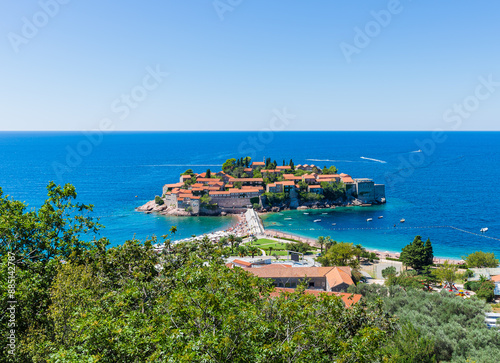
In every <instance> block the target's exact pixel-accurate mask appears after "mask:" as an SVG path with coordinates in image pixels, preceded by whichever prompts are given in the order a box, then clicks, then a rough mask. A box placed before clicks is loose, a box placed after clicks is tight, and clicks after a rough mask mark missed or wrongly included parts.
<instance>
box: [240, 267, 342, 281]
mask: <svg viewBox="0 0 500 363" xmlns="http://www.w3.org/2000/svg"><path fill="white" fill-rule="evenodd" d="M332 269H333V267H292V268H286V267H284V266H281V265H278V264H271V265H265V266H263V267H254V268H251V269H248V270H247V271H249V272H251V273H253V274H254V275H256V276H259V277H263V278H279V277H305V276H308V277H323V276H325V275H326V274H327V273H328V272H329V271H330V270H332Z"/></svg>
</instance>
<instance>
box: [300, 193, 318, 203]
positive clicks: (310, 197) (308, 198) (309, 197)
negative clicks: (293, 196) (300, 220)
mask: <svg viewBox="0 0 500 363" xmlns="http://www.w3.org/2000/svg"><path fill="white" fill-rule="evenodd" d="M323 198H324V197H323V196H322V195H321V194H316V193H309V192H302V193H299V199H300V200H301V201H303V202H319V201H320V200H322V199H323Z"/></svg>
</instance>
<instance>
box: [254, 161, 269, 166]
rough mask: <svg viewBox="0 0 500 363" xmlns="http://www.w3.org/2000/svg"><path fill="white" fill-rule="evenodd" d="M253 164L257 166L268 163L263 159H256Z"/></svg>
mask: <svg viewBox="0 0 500 363" xmlns="http://www.w3.org/2000/svg"><path fill="white" fill-rule="evenodd" d="M253 165H255V166H265V165H266V163H265V162H263V161H254V162H253V163H252V166H253Z"/></svg>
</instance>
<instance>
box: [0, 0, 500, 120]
mask: <svg viewBox="0 0 500 363" xmlns="http://www.w3.org/2000/svg"><path fill="white" fill-rule="evenodd" d="M499 14H500V3H499V2H497V1H493V0H491V1H483V2H480V4H478V3H477V2H472V1H468V2H465V1H451V0H448V1H430V0H429V1H408V0H406V1H403V0H402V1H347V0H345V1H331V0H315V1H304V0H302V1H298V0H272V1H270V0H242V1H240V0H220V1H218V0H217V1H213V0H203V1H202V0H191V1H186V0H175V1H174V0H161V1H160V0H153V1H131V0H123V1H96V0H41V1H35V0H23V1H2V2H1V3H0V26H1V28H0V33H1V35H2V38H1V41H0V62H1V63H0V64H1V67H0V97H1V107H0V122H1V124H0V129H1V130H88V129H95V128H98V127H100V126H99V125H100V124H101V127H105V126H102V125H103V124H105V125H109V124H111V125H112V127H113V128H114V129H115V130H261V129H264V128H270V127H276V128H281V126H282V125H283V123H281V124H279V126H276V124H275V123H274V122H273V121H272V120H273V118H274V117H276V112H277V111H276V110H278V113H288V114H291V115H294V118H293V119H292V118H291V117H290V118H289V120H290V122H287V125H286V127H285V128H284V129H286V130H434V129H437V128H439V129H444V130H500V126H499V125H500V122H499V121H500V46H499V35H500V21H499V18H498V17H499ZM167 73H168V75H167ZM481 77H482V78H481ZM103 119H105V120H107V121H106V122H107V123H106V122H104V123H103V122H102V120H103ZM106 127H108V126H106Z"/></svg>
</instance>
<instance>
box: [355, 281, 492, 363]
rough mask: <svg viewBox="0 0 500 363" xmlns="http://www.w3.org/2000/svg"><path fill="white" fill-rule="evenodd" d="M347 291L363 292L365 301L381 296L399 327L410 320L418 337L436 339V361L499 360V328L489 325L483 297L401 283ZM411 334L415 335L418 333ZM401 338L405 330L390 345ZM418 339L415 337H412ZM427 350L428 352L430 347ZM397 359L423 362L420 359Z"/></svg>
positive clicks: (362, 285) (413, 339) (386, 309)
mask: <svg viewBox="0 0 500 363" xmlns="http://www.w3.org/2000/svg"><path fill="white" fill-rule="evenodd" d="M348 292H350V293H360V294H362V295H363V296H364V297H365V300H366V301H377V300H378V299H379V298H380V297H382V298H383V306H384V309H385V311H386V312H387V313H388V314H390V315H396V316H398V317H399V322H398V324H399V327H400V329H403V327H404V326H405V325H406V324H408V323H411V324H412V325H413V326H414V329H415V330H416V331H417V332H418V336H419V337H423V338H427V339H428V342H429V343H430V342H431V341H433V342H434V351H433V354H435V355H436V359H437V361H450V360H452V361H453V362H465V361H466V360H467V359H468V358H471V357H476V356H481V357H488V358H486V359H484V360H477V362H496V361H498V359H496V358H497V357H498V356H499V353H500V340H498V332H497V331H495V330H494V329H491V330H490V329H488V328H487V327H486V324H485V323H484V309H485V303H484V302H483V301H481V300H478V299H463V298H460V297H456V296H455V295H453V294H450V293H448V292H446V291H443V292H441V293H428V292H425V291H422V290H416V289H409V290H406V291H405V290H403V289H402V288H401V287H399V286H390V287H384V286H381V285H367V284H359V285H357V286H350V287H349V288H348ZM403 332H404V330H403ZM411 335H413V336H415V333H411ZM401 339H405V336H404V334H403V335H396V336H395V337H393V338H392V339H391V341H392V342H394V346H393V345H391V344H390V345H389V346H388V348H389V349H393V348H392V347H398V346H401V345H404V344H405V343H404V342H401V341H400V340H401ZM415 340H416V339H415V338H412V339H410V340H409V341H410V342H411V341H415ZM420 346H421V347H422V345H420ZM423 347H429V344H424V345H423ZM425 351H427V352H428V350H427V348H426V349H425ZM395 352H397V351H396V350H395ZM482 352H488V353H487V354H483V353H482ZM389 354H390V352H389ZM427 356H429V355H427ZM388 361H391V360H390V359H389V360H388ZM394 361H396V362H420V360H419V359H417V360H410V359H407V360H394Z"/></svg>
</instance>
